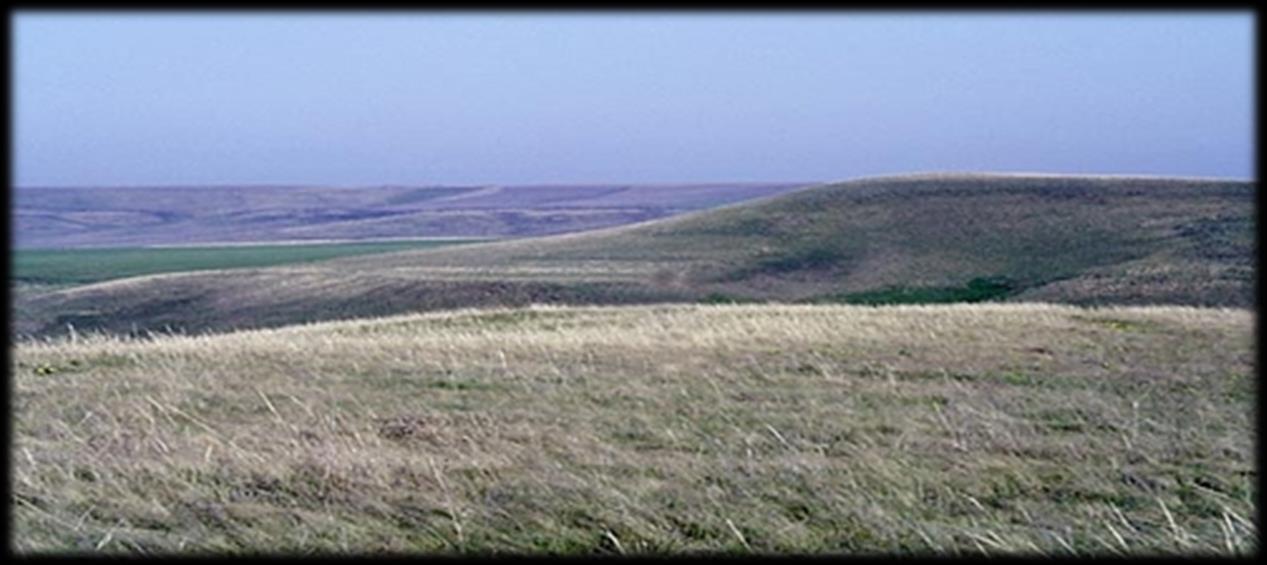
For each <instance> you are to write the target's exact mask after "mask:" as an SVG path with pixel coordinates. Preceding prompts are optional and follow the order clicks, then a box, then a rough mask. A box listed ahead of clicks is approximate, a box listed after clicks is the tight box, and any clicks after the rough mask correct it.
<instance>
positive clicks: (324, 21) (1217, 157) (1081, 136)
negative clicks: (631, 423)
mask: <svg viewBox="0 0 1267 565" xmlns="http://www.w3.org/2000/svg"><path fill="white" fill-rule="evenodd" d="M12 23H13V27H12V29H13V30H14V37H13V43H12V46H13V47H14V52H13V53H14V54H13V62H14V67H13V75H12V76H13V87H12V89H13V90H12V91H11V93H12V95H13V96H14V106H13V116H14V129H13V130H12V131H13V136H14V137H13V144H14V154H13V155H14V165H15V167H14V175H13V177H12V179H11V181H12V183H13V186H21V187H38V186H172V185H183V186H190V185H269V186H278V185H286V186H381V185H489V184H494V185H534V184H535V185H541V184H570V185H577V184H605V183H623V184H692V183H711V182H740V183H743V182H752V183H758V182H784V181H804V182H818V181H833V180H843V179H848V178H856V177H863V176H873V175H883V174H904V173H920V172H950V171H964V172H968V171H983V172H1034V173H1045V174H1112V175H1158V176H1185V177H1218V178H1233V179H1253V178H1254V159H1253V154H1254V151H1253V150H1254V147H1253V133H1254V129H1253V128H1254V106H1253V101H1254V83H1253V80H1254V76H1253V75H1254V70H1253V63H1254V61H1253V50H1252V48H1253V41H1254V31H1253V23H1254V20H1253V16H1252V14H1250V13H1249V12H1208V13H1200V12H1188V13H1170V14H1164V13H1129V12H1128V13H1116V14H1115V13H1100V12H1091V13H1076V12H1066V13H1045V14H1031V13H1024V12H1021V13H1014V14H1007V15H999V14H988V13H949V14H947V13H910V12H904V13H897V14H883V13H875V12H865V13H850V12H826V13H778V14H759V13H742V12H735V13H726V12H722V13H708V14H700V13H654V12H647V13H619V12H604V13H590V14H576V13H545V12H542V13H501V14H499V13H448V12H445V13H441V12H436V13H427V12H408V13H366V14H357V13H317V12H297V13H252V12H247V13H238V14H234V13H226V12H216V13H204V14H199V13H192V12H174V13H161V12H155V13H149V14H147V13H109V12H104V13H91V12H79V13H75V12H67V13H47V12H45V13H42V12H33V11H19V12H17V13H15V15H14V17H13V20H12Z"/></svg>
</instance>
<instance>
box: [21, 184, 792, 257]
mask: <svg viewBox="0 0 1267 565" xmlns="http://www.w3.org/2000/svg"><path fill="white" fill-rule="evenodd" d="M803 184H804V183H716V184H683V185H560V186H553V185H524V186H433V187H416V186H371V187H319V186H314V187H307V186H205V187H201V186H175V187H19V188H17V189H16V190H15V191H14V200H13V206H14V212H13V217H14V224H15V228H16V229H15V230H14V243H15V244H16V246H17V247H19V248H49V247H58V248H65V247H105V246H114V247H117V246H140V245H174V244H183V245H189V244H198V243H201V244H207V243H226V242H255V243H260V242H276V241H313V240H328V239H346V240H361V239H384V238H400V237H412V238H418V237H464V238H469V237H480V238H495V237H521V236H535V235H543V234H554V233H564V232H570V231H578V230H587V229H595V228H602V227H609V226H615V225H620V224H627V223H631V222H640V221H645V220H650V219H655V218H662V217H665V216H670V215H673V214H678V213H682V212H686V211H692V210H702V209H705V208H710V207H714V206H719V205H723V204H730V203H734V202H739V201H742V200H746V199H751V198H759V197H763V196H769V195H772V194H778V193H780V192H786V191H788V190H792V189H794V188H796V187H798V186H801V185H803Z"/></svg>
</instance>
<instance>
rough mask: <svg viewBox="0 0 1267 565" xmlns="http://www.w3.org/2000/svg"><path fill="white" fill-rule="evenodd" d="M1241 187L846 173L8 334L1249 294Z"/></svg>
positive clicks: (181, 287) (285, 270)
mask: <svg viewBox="0 0 1267 565" xmlns="http://www.w3.org/2000/svg"><path fill="white" fill-rule="evenodd" d="M1255 190H1256V188H1255V184H1254V183H1252V182H1244V181H1231V180H1218V179H1182V178H1152V177H1102V176H1051V175H1016V174H927V175H907V176H896V177H883V178H870V179H859V180H855V181H849V182H843V183H837V184H832V185H823V186H817V187H811V188H805V189H802V190H798V191H794V192H790V193H786V194H781V195H778V196H774V197H770V198H765V199H760V200H753V201H748V202H744V203H741V204H736V205H733V206H727V207H722V208H717V209H712V210H706V211H703V212H697V213H692V214H685V215H681V216H675V217H672V218H667V219H662V220H657V221H652V222H645V223H641V224H635V225H629V226H622V227H617V228H610V229H604V230H596V231H591V232H584V233H573V234H564V235H557V236H550V237H538V238H524V239H517V240H511V241H500V242H493V243H484V244H476V245H470V246H462V247H460V248H450V249H434V250H421V251H402V252H397V253H386V254H376V255H372V256H361V257H347V258H341V259H334V260H330V261H322V262H313V263H307V264H304V265H302V266H279V267H272V268H261V269H242V270H237V271H234V272H213V273H175V274H168V275H156V276H151V277H147V278H143V279H125V280H120V281H109V282H105V283H101V284H97V285H89V286H85V287H81V288H77V289H71V290H67V291H62V292H53V293H46V294H43V295H41V296H39V297H38V298H35V299H31V300H19V301H18V302H17V303H16V305H15V314H16V315H15V317H14V320H15V323H14V330H15V333H17V334H19V335H55V334H59V333H65V332H66V331H68V328H69V327H72V326H73V327H75V328H79V329H95V330H104V331H115V332H129V331H134V330H138V329H139V330H162V329H163V328H167V327H170V328H177V329H182V330H186V331H195V332H196V331H205V330H212V331H225V330H230V329H234V328H248V327H271V326H281V325H285V324H289V323H297V322H309V321H315V320H322V319H327V320H328V319H350V318H358V317H369V316H380V315H389V314H399V313H406V312H418V311H428V310H441V309H449V308H460V307H482V306H521V305H526V304H531V303H558V304H629V303H652V302H700V301H736V302H745V301H777V302H822V301H828V302H830V301H844V302H870V303H885V302H912V301H915V302H938V301H960V300H965V299H992V300H1009V301H1019V302H1027V301H1032V302H1057V303H1070V304H1079V305H1110V304H1138V305H1148V304H1184V305H1193V306H1218V307H1224V306H1228V307H1251V306H1253V304H1254V283H1255V267H1256V264H1255V261H1256V259H1255V255H1254V233H1255V225H1256V219H1255V216H1254V208H1253V202H1254V194H1255ZM974 281H976V282H974ZM982 281H985V282H984V283H983V282H982ZM990 281H994V282H990ZM999 281H1006V285H1005V286H1006V288H1002V287H998V286H997V285H996V284H995V283H998V282H999ZM983 284H984V286H983ZM999 284H1003V283H999ZM974 285H975V286H974ZM991 285H995V286H991ZM719 299H720V300H719Z"/></svg>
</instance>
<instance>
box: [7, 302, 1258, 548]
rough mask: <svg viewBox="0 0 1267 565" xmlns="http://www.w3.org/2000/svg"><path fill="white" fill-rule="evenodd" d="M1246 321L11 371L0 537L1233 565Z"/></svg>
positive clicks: (687, 323)
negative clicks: (1192, 560) (7, 483)
mask: <svg viewBox="0 0 1267 565" xmlns="http://www.w3.org/2000/svg"><path fill="white" fill-rule="evenodd" d="M1252 326H1253V314H1252V313H1251V312H1250V311H1247V310H1231V309H1196V308H1182V307H1154V308H1103V309H1083V308H1076V307H1065V306H1051V305H1036V304H1021V305H1016V304H1011V305H998V304H992V305H955V306H935V307H933V306H908V307H885V308H869V307H858V306H785V305H760V306H757V305H731V306H654V307H619V308H558V307H532V308H525V309H494V310H466V311H456V312H448V313H434V314H424V315H413V316H404V317H395V318H384V319H380V320H373V321H362V322H338V323H323V324H314V325H308V326H299V327H291V328H285V329H278V330H261V331H249V332H240V333H232V334H224V335H214V336H166V337H158V338H155V339H148V340H147V339H122V338H118V337H107V336H82V335H80V336H72V337H69V338H65V339H58V340H45V341H28V342H23V343H20V344H18V345H17V347H16V349H15V355H14V356H13V363H14V365H13V366H12V367H11V369H12V371H13V375H14V379H13V410H14V420H13V421H14V435H13V443H12V448H11V449H12V452H11V454H10V455H11V461H13V475H12V490H13V495H12V499H11V500H12V502H11V510H12V515H13V519H14V521H13V530H12V532H13V537H12V543H13V544H14V550H15V551H17V552H19V553H30V552H68V551H70V552H77V551H85V552H135V553H169V552H288V553H292V552H376V551H401V552H412V551H421V552H452V553H463V552H478V553H487V552H514V553H538V552H559V553H590V552H609V553H647V552H672V553H678V552H698V551H723V552H779V553H788V552H792V553H820V552H849V553H905V554H909V553H938V554H960V553H987V554H995V553H1026V554H1031V553H1032V554H1049V555H1050V554H1076V555H1100V554H1130V555H1137V554H1158V553H1165V554H1237V553H1247V552H1254V551H1256V550H1257V542H1256V537H1257V527H1256V524H1255V520H1256V515H1257V509H1256V507H1255V503H1254V501H1255V498H1256V494H1257V487H1256V479H1257V470H1256V467H1255V465H1254V458H1253V445H1254V442H1255V441H1256V433H1255V430H1254V427H1253V424H1252V422H1251V420H1252V411H1253V406H1254V394H1255V392H1254V390H1255V388H1254V382H1253V374H1254V369H1255V367H1254V361H1253V358H1254V351H1253V340H1252Z"/></svg>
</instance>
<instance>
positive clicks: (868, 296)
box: [812, 277, 1020, 305]
mask: <svg viewBox="0 0 1267 565" xmlns="http://www.w3.org/2000/svg"><path fill="white" fill-rule="evenodd" d="M1019 291H1020V288H1019V285H1018V284H1017V283H1016V282H1014V281H1012V280H1011V279H1008V278H1006V277H978V278H975V279H972V280H970V281H968V284H966V285H964V286H925V287H900V286H899V287H889V288H884V289H880V290H868V291H863V292H853V293H848V294H832V295H828V296H825V297H821V298H817V299H814V300H812V301H813V302H841V303H845V304H870V305H881V304H944V303H950V302H985V301H988V300H998V299H1002V298H1007V297H1008V296H1011V295H1013V294H1016V293H1017V292H1019Z"/></svg>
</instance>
